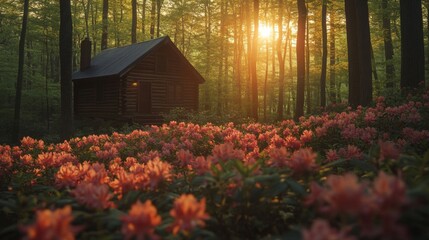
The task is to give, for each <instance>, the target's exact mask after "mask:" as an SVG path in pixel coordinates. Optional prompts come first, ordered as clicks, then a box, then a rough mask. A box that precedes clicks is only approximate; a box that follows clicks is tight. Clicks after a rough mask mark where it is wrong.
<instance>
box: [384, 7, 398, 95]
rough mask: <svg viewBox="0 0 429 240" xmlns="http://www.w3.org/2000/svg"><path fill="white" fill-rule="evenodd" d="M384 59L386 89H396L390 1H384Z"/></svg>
mask: <svg viewBox="0 0 429 240" xmlns="http://www.w3.org/2000/svg"><path fill="white" fill-rule="evenodd" d="M381 8H382V13H383V40H384V58H385V60H386V88H393V87H395V65H394V64H393V54H394V52H393V44H392V30H391V29H392V28H391V26H390V10H389V1H388V0H382V1H381Z"/></svg>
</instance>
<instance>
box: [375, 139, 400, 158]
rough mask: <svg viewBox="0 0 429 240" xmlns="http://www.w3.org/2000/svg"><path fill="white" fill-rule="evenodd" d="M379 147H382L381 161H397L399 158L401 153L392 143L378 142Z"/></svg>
mask: <svg viewBox="0 0 429 240" xmlns="http://www.w3.org/2000/svg"><path fill="white" fill-rule="evenodd" d="M378 145H379V146H380V160H381V161H383V160H386V159H392V160H396V159H398V158H399V155H400V154H401V151H400V150H399V148H398V147H397V146H396V145H395V144H394V143H392V142H389V141H386V142H383V141H381V140H380V141H378Z"/></svg>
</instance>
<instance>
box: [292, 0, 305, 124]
mask: <svg viewBox="0 0 429 240" xmlns="http://www.w3.org/2000/svg"><path fill="white" fill-rule="evenodd" d="M297 5H298V33H297V39H296V62H297V75H298V77H297V84H296V86H297V87H296V106H295V115H294V119H295V120H296V121H298V119H299V118H300V117H301V116H304V91H305V25H306V24H305V23H306V19H307V8H306V6H305V0H297Z"/></svg>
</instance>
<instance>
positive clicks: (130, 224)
mask: <svg viewBox="0 0 429 240" xmlns="http://www.w3.org/2000/svg"><path fill="white" fill-rule="evenodd" d="M121 221H122V234H123V235H124V236H125V239H132V238H133V237H135V239H158V238H159V237H158V236H157V235H156V234H155V227H156V226H158V225H159V224H161V217H160V216H159V215H158V213H157V210H156V208H155V206H153V205H152V202H151V201H150V200H147V201H146V202H145V203H141V202H140V201H137V202H136V203H135V204H134V205H133V206H131V209H130V211H128V215H126V216H123V217H121Z"/></svg>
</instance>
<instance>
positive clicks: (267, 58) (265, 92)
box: [264, 0, 281, 122]
mask: <svg viewBox="0 0 429 240" xmlns="http://www.w3.org/2000/svg"><path fill="white" fill-rule="evenodd" d="M280 1H281V0H280ZM265 47H266V49H265V50H266V53H267V55H266V59H265V61H266V62H267V63H266V65H265V78H264V122H266V121H267V85H268V65H269V51H268V39H267V40H265ZM273 64H274V63H273Z"/></svg>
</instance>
